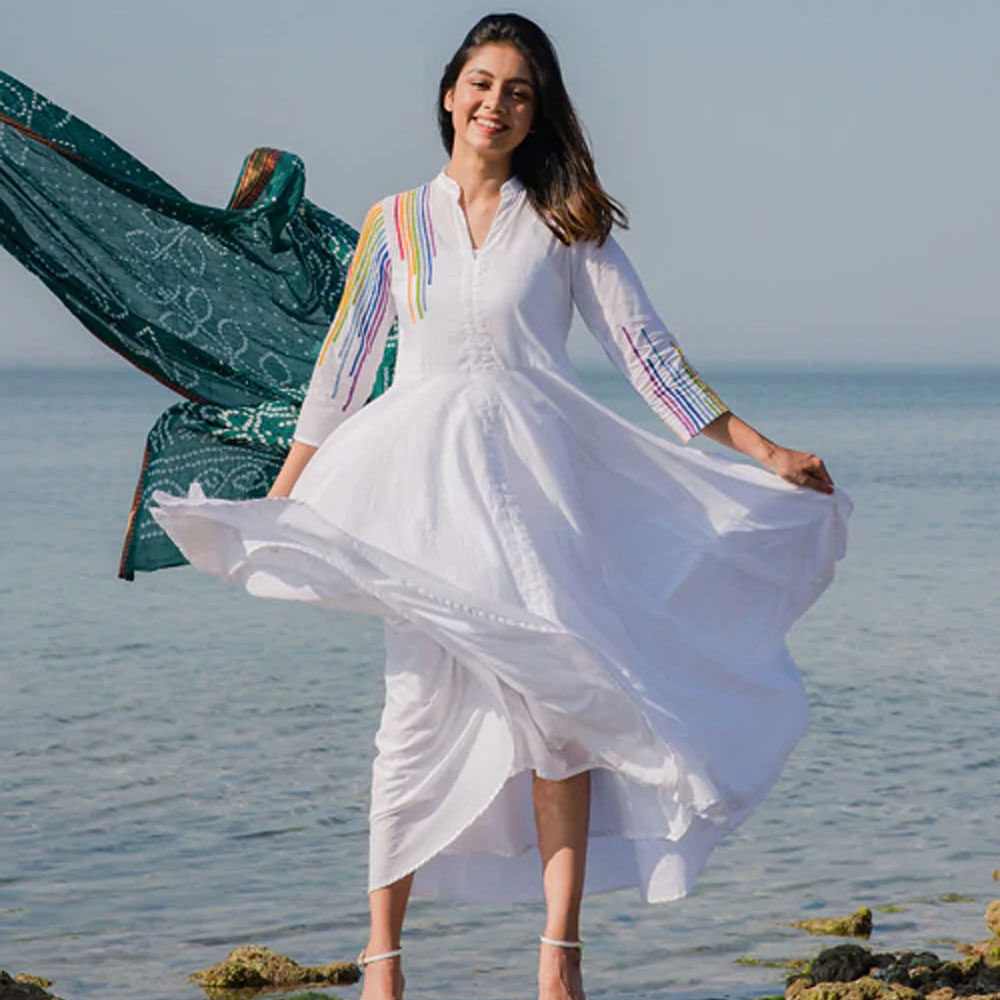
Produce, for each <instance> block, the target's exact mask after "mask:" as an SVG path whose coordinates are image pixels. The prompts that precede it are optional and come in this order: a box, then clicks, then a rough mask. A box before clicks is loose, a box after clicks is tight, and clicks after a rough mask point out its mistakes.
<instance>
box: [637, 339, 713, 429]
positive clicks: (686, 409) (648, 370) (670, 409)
mask: <svg viewBox="0 0 1000 1000" xmlns="http://www.w3.org/2000/svg"><path fill="white" fill-rule="evenodd" d="M622 332H623V333H624V334H625V339H626V340H627V341H628V345H629V347H630V348H631V349H632V354H633V355H634V357H635V358H636V359H637V360H638V362H639V364H640V366H641V367H642V370H643V372H644V373H645V376H646V379H647V380H648V385H649V388H650V390H651V392H652V399H650V402H651V404H652V405H653V409H654V410H656V412H657V413H658V414H659V415H660V416H661V417H662V418H663V420H664V422H665V423H667V424H668V425H669V426H670V428H671V429H672V430H673V431H674V433H675V434H677V436H678V437H679V438H681V440H683V441H687V440H689V439H690V438H693V437H694V436H695V434H697V433H698V432H699V431H700V430H701V429H702V428H703V427H704V426H705V425H706V424H710V423H711V422H712V421H713V420H714V419H715V418H716V417H718V416H719V415H720V414H723V413H725V412H726V411H727V410H728V409H729V407H728V406H726V404H725V403H723V402H722V400H721V399H719V397H718V396H717V395H716V394H715V393H714V392H713V391H712V390H711V389H710V388H709V387H708V386H707V385H706V384H705V382H704V380H703V379H702V377H701V376H700V375H699V374H698V372H697V371H695V369H694V368H692V367H691V365H689V364H688V362H687V359H686V358H685V357H684V353H683V352H682V351H681V349H680V347H678V346H677V344H673V343H672V344H669V345H668V346H667V348H666V349H665V350H664V349H662V348H660V347H657V345H656V344H654V343H653V340H652V339H651V338H650V336H649V333H648V332H647V331H646V328H645V327H639V333H638V343H637V338H635V337H633V336H632V334H631V333H630V332H629V330H628V327H625V326H623V327H622ZM643 395H646V394H645V393H644V394H643ZM647 398H648V397H647Z"/></svg>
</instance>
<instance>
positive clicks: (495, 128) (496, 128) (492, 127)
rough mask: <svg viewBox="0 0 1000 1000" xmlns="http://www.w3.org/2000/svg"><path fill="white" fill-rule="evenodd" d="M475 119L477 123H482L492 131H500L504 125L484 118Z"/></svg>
mask: <svg viewBox="0 0 1000 1000" xmlns="http://www.w3.org/2000/svg"><path fill="white" fill-rule="evenodd" d="M473 121H475V122H476V124H477V125H482V126H483V128H488V129H489V130H490V131H491V132H499V131H500V129H502V128H503V127H504V126H503V125H500V124H498V123H497V122H488V121H485V120H484V119H482V118H475V119H473Z"/></svg>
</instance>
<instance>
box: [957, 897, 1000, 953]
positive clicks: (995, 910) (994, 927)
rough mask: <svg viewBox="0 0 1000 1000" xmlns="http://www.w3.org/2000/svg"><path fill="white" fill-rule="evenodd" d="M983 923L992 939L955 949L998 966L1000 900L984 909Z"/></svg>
mask: <svg viewBox="0 0 1000 1000" xmlns="http://www.w3.org/2000/svg"><path fill="white" fill-rule="evenodd" d="M983 923H985V924H986V929H987V930H990V931H992V932H993V937H990V938H987V939H986V940H985V941H973V942H971V943H969V944H964V943H963V944H958V945H956V947H957V948H958V950H959V951H960V952H963V953H964V954H966V955H973V956H979V957H980V958H982V959H983V960H984V961H986V962H987V963H989V964H990V965H1000V899H996V900H994V901H993V902H992V903H990V905H989V906H987V907H986V913H985V914H984V916H983Z"/></svg>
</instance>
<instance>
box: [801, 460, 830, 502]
mask: <svg viewBox="0 0 1000 1000" xmlns="http://www.w3.org/2000/svg"><path fill="white" fill-rule="evenodd" d="M805 459H806V460H805V463H804V465H803V467H802V469H801V470H800V472H801V479H800V481H799V485H800V486H808V487H809V488H810V489H813V490H819V491H820V492H821V493H832V492H833V477H832V476H831V475H830V473H829V472H827V470H826V466H825V465H824V464H823V460H822V459H821V458H819V456H817V455H806V456H805Z"/></svg>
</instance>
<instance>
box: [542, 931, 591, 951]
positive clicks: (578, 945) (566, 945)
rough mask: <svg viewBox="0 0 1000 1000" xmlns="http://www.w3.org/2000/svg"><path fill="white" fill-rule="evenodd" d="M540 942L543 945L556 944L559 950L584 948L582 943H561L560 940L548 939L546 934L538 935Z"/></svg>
mask: <svg viewBox="0 0 1000 1000" xmlns="http://www.w3.org/2000/svg"><path fill="white" fill-rule="evenodd" d="M538 940H539V941H541V942H542V944H554V945H555V946H556V947H557V948H582V947H583V942H582V941H560V940H559V938H550V937H546V936H545V935H544V934H539V935H538Z"/></svg>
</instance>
